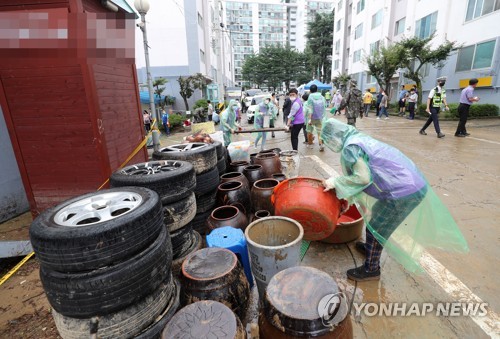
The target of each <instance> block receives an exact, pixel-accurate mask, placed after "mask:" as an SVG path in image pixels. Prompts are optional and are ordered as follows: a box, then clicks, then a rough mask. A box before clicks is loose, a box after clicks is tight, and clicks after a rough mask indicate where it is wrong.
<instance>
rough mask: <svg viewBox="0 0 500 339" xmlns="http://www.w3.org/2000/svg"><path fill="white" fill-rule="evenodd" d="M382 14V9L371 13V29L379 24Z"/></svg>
mask: <svg viewBox="0 0 500 339" xmlns="http://www.w3.org/2000/svg"><path fill="white" fill-rule="evenodd" d="M383 14H384V12H383V10H382V9H381V10H379V11H378V12H377V13H375V14H373V15H372V29H374V28H375V27H378V26H380V24H381V23H382V15H383Z"/></svg>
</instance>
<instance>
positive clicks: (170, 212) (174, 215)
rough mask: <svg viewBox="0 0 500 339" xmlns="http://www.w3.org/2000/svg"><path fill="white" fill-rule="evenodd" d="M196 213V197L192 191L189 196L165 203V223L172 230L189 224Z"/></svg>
mask: <svg viewBox="0 0 500 339" xmlns="http://www.w3.org/2000/svg"><path fill="white" fill-rule="evenodd" d="M195 215H196V198H195V195H194V193H191V194H190V195H189V196H188V197H187V198H185V199H182V200H179V201H176V202H173V203H171V204H167V205H163V223H164V224H165V226H166V227H167V229H168V230H169V231H170V232H173V231H175V230H178V229H179V228H181V227H184V226H186V225H187V224H189V222H190V221H191V220H193V218H194V216H195Z"/></svg>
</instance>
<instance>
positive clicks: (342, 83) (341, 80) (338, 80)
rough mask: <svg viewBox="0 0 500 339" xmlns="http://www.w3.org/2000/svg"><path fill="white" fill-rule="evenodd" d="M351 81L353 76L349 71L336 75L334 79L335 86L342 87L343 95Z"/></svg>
mask: <svg viewBox="0 0 500 339" xmlns="http://www.w3.org/2000/svg"><path fill="white" fill-rule="evenodd" d="M349 81H351V76H350V75H349V74H347V73H339V74H338V75H337V76H336V77H334V78H333V79H332V82H333V84H334V85H335V87H337V88H340V90H341V92H342V95H344V93H345V90H346V88H347V84H348V83H349Z"/></svg>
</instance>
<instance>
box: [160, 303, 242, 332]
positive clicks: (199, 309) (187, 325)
mask: <svg viewBox="0 0 500 339" xmlns="http://www.w3.org/2000/svg"><path fill="white" fill-rule="evenodd" d="M161 337H162V339H170V338H221V337H224V338H228V339H229V338H231V339H244V338H246V332H245V329H244V328H243V326H242V325H241V321H240V320H239V319H238V317H236V316H235V315H234V313H233V311H231V309H230V308H229V307H227V306H226V305H224V304H222V303H220V302H218V301H213V300H203V301H198V302H195V303H193V304H190V305H187V306H185V307H184V308H182V309H181V310H179V311H178V312H177V313H176V314H175V315H174V316H173V317H172V319H170V321H169V322H168V324H167V326H165V329H164V330H163V332H162V335H161Z"/></svg>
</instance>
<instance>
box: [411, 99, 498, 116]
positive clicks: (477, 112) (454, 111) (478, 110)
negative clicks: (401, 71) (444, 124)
mask: <svg viewBox="0 0 500 339" xmlns="http://www.w3.org/2000/svg"><path fill="white" fill-rule="evenodd" d="M448 107H449V109H450V110H449V111H444V112H441V113H440V114H443V113H444V114H443V117H444V118H446V119H459V118H460V117H459V115H458V103H450V104H448ZM426 108H427V104H421V105H419V106H418V112H417V114H418V115H419V116H420V117H422V118H425V119H427V118H428V117H429V113H427V112H426V111H425V109H426ZM499 111H500V110H499V107H498V106H497V105H493V104H474V105H472V106H471V107H470V109H469V118H478V117H497V116H498V115H499Z"/></svg>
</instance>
